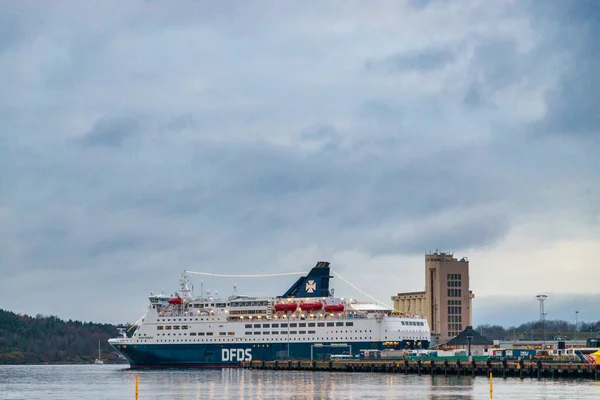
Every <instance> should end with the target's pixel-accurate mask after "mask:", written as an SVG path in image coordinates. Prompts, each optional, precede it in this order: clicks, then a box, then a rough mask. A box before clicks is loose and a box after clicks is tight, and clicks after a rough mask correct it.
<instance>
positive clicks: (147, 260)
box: [0, 0, 600, 324]
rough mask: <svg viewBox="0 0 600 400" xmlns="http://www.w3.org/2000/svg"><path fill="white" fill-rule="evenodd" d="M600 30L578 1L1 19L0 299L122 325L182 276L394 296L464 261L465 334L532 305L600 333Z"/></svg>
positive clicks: (151, 10)
mask: <svg viewBox="0 0 600 400" xmlns="http://www.w3.org/2000/svg"><path fill="white" fill-rule="evenodd" d="M599 21H600V6H599V3H598V2H596V1H594V0H591V1H577V2H573V1H568V0H564V1H554V2H546V1H502V2H488V1H414V2H398V1H373V2H364V1H353V0H345V1H330V2H323V1H303V2H297V1H282V0H274V1H230V0H225V1H219V2H214V1H191V0H190V1H186V0H182V1H178V2H172V1H159V0H154V1H150V0H148V1H141V0H139V1H106V0H102V1H92V0H90V1H85V2H78V1H70V2H69V1H56V2H30V1H3V2H0V77H1V78H0V268H1V271H2V278H1V279H0V308H4V309H9V310H13V311H16V312H23V313H30V314H37V313H42V314H51V315H58V316H60V317H62V318H74V319H83V320H96V321H107V322H122V321H125V320H129V321H134V320H135V319H137V318H138V317H139V316H140V315H141V314H142V313H143V312H144V310H145V307H146V302H147V299H146V296H147V295H148V293H149V291H150V290H161V289H164V290H165V291H168V292H172V291H174V290H176V288H177V281H178V278H179V274H180V272H181V271H182V270H184V269H188V270H194V271H207V272H221V273H252V272H261V271H262V272H265V273H266V272H286V271H298V270H300V271H303V270H308V269H310V268H311V267H312V266H313V265H314V263H315V262H316V261H318V260H329V261H331V262H332V266H333V268H334V270H337V271H339V272H340V273H341V274H342V275H343V276H344V277H346V278H347V279H348V280H350V281H351V282H353V283H354V284H355V285H357V286H359V287H360V288H361V289H362V290H364V291H366V292H367V293H370V294H373V295H374V296H375V297H377V298H380V299H382V300H384V301H386V302H391V301H390V296H392V295H393V294H395V293H397V292H400V291H409V290H422V289H423V286H424V280H423V279H424V272H423V266H424V253H425V252H426V251H427V250H434V249H436V248H439V249H443V250H452V251H454V252H455V254H456V255H457V256H458V257H463V256H467V257H468V258H469V260H470V262H471V275H472V276H471V286H472V289H473V290H474V291H475V293H476V296H477V297H476V302H475V318H476V320H475V324H478V323H488V322H497V321H496V320H495V318H496V317H494V312H493V311H494V310H496V309H502V310H503V311H504V312H505V314H506V311H507V310H508V311H509V312H508V314H507V315H509V316H508V317H507V318H513V319H514V320H516V321H519V320H521V319H523V320H532V319H535V318H536V317H537V316H538V315H539V314H538V308H537V307H538V306H537V302H536V301H535V295H536V294H537V293H539V292H546V293H550V294H551V297H550V298H549V300H548V302H547V310H548V312H549V318H553V317H554V318H559V317H561V318H573V312H574V310H575V308H578V309H581V310H582V311H581V313H580V319H583V320H591V319H596V320H597V319H598V314H597V307H596V306H595V304H596V305H597V298H596V302H595V304H590V303H589V299H590V298H591V297H586V294H587V293H590V294H591V293H598V287H599V286H598V285H599V282H600V256H597V255H596V254H595V253H596V250H597V249H600V201H599V199H600V112H599V108H600V96H599V93H600V75H599V74H598V73H597V71H598V70H600V46H599V45H598V41H597V38H598V37H599V35H600V22H599ZM294 280H295V278H293V277H281V278H271V279H268V280H257V279H247V280H236V281H235V283H237V284H238V285H239V286H240V291H242V292H245V293H248V294H265V295H278V294H282V293H283V291H284V290H285V289H286V288H287V287H288V286H289V285H290V284H291V283H293V281H294ZM199 281H200V278H199V277H197V276H195V277H194V282H195V283H196V286H198V284H199ZM233 283H234V282H233V280H231V279H222V280H214V279H205V287H210V288H213V290H214V289H218V290H220V292H221V293H222V294H225V295H227V294H229V293H230V291H231V290H230V288H231V285H232V284H233ZM334 286H335V288H336V291H337V293H338V294H340V295H344V294H346V295H348V296H357V294H356V292H355V291H353V290H352V289H351V288H349V287H348V286H347V285H345V284H343V282H340V280H339V279H337V280H336V282H335V285H334ZM572 294H577V295H578V296H577V297H573V295H572ZM502 299H506V300H508V299H510V300H511V302H507V303H506V304H507V306H503V305H502V304H503V303H502V301H503V300H502ZM515 299H521V300H519V301H520V303H518V304H517V303H515V301H516V300H515ZM586 299H587V300H586ZM477 318H479V319H477ZM507 321H508V320H507ZM511 321H512V320H511ZM500 322H504V320H502V321H500Z"/></svg>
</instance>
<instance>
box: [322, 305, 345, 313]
mask: <svg viewBox="0 0 600 400" xmlns="http://www.w3.org/2000/svg"><path fill="white" fill-rule="evenodd" d="M342 311H344V305H343V304H328V305H326V306H325V312H342Z"/></svg>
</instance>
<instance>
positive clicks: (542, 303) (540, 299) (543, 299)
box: [535, 294, 548, 348]
mask: <svg viewBox="0 0 600 400" xmlns="http://www.w3.org/2000/svg"><path fill="white" fill-rule="evenodd" d="M535 297H536V298H537V299H538V301H539V302H540V321H541V322H542V332H543V338H544V340H543V342H542V348H543V347H544V346H545V342H546V324H545V323H544V317H545V316H546V314H545V313H544V301H545V300H546V299H547V298H548V296H546V295H545V294H538V295H537V296H535Z"/></svg>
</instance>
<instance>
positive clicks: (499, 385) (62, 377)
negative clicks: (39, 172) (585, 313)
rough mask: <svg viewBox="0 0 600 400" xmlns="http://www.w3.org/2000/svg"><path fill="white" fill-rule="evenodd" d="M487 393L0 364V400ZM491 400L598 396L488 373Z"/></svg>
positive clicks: (569, 385) (324, 375) (579, 387)
mask: <svg viewBox="0 0 600 400" xmlns="http://www.w3.org/2000/svg"><path fill="white" fill-rule="evenodd" d="M136 375H138V376H139V399H140V400H142V399H143V400H150V399H156V400H165V399H180V400H185V399H213V398H214V399H365V398H370V399H379V398H389V399H391V398H393V399H431V400H433V399H436V400H442V399H456V400H462V399H489V398H490V393H489V390H490V389H489V379H488V378H485V377H475V378H473V377H456V376H454V377H447V378H446V377H443V376H433V377H432V376H418V375H403V374H388V373H346V372H318V371H317V372H310V371H309V372H304V371H259V370H244V369H223V370H221V369H212V370H196V369H190V370H131V369H129V368H128V366H126V365H34V366H31V365H28V366H0V399H1V400H8V399H10V400H19V399H27V400H29V399H39V400H44V399H52V400H59V399H65V400H66V399H69V400H70V399H98V400H99V399H134V398H135V377H136ZM493 398H494V399H528V400H529V399H564V398H570V399H599V398H600V382H595V381H589V380H580V381H577V380H565V379H561V380H551V379H542V380H535V379H524V380H520V379H518V378H508V379H494V381H493Z"/></svg>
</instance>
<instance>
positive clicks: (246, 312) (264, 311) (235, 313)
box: [229, 310, 267, 315]
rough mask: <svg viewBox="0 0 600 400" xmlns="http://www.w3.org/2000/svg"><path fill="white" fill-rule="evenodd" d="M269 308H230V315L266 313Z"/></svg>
mask: <svg viewBox="0 0 600 400" xmlns="http://www.w3.org/2000/svg"><path fill="white" fill-rule="evenodd" d="M266 313H267V310H230V311H229V315H249V314H266Z"/></svg>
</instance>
